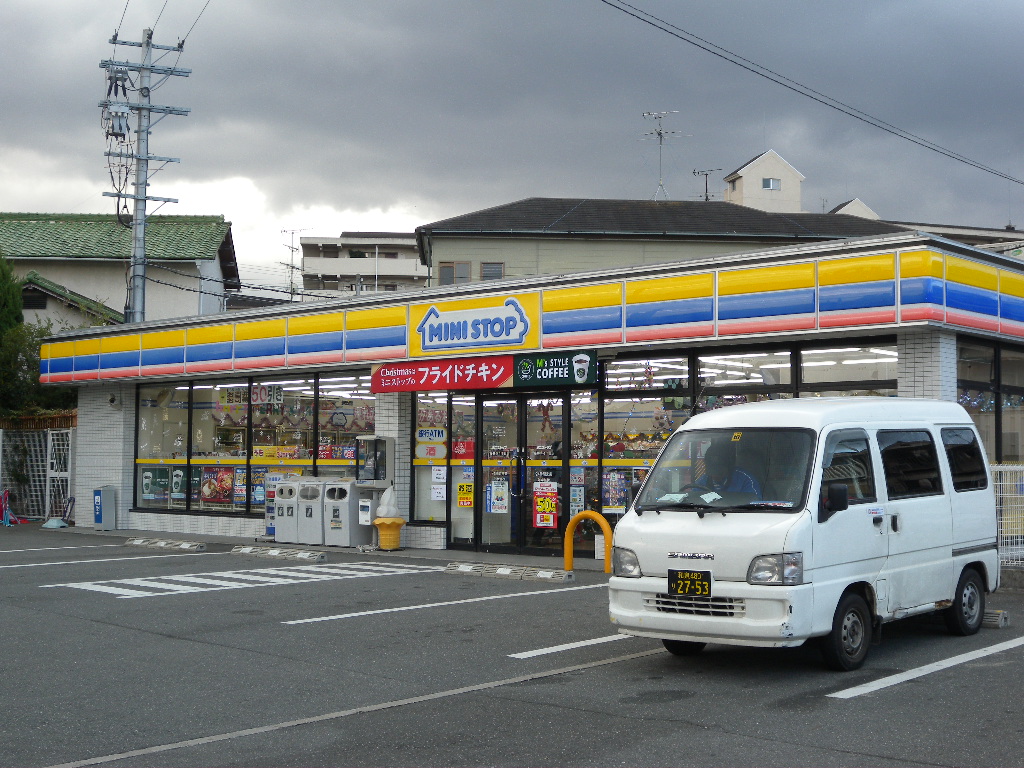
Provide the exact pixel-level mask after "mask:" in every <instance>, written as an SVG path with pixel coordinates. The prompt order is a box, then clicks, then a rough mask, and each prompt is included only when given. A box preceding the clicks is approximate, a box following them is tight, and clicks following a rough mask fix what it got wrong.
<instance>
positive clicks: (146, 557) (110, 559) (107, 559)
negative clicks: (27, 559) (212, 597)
mask: <svg viewBox="0 0 1024 768" xmlns="http://www.w3.org/2000/svg"><path fill="white" fill-rule="evenodd" d="M225 554H228V553H227V552H182V553H181V554H177V555H136V556H134V557H105V558H102V559H96V560H64V561H61V562H56V563H19V564H18V565H0V568H38V567H40V566H43V565H92V564H93V563H116V562H119V561H121V560H154V559H156V558H158V557H203V556H204V555H225Z"/></svg>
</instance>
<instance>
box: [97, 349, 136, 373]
mask: <svg viewBox="0 0 1024 768" xmlns="http://www.w3.org/2000/svg"><path fill="white" fill-rule="evenodd" d="M140 359H141V358H140V355H139V352H138V350H130V351H128V352H104V353H103V354H102V355H101V356H100V368H102V369H109V368H138V367H139V360H140Z"/></svg>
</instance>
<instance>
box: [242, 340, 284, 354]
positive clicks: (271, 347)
mask: <svg viewBox="0 0 1024 768" xmlns="http://www.w3.org/2000/svg"><path fill="white" fill-rule="evenodd" d="M283 354H284V337H283V336H278V337H275V338H270V339H246V340H244V341H236V342H235V358H236V359H237V358H240V357H274V356H276V355H283Z"/></svg>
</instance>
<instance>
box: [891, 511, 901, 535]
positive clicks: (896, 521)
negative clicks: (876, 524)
mask: <svg viewBox="0 0 1024 768" xmlns="http://www.w3.org/2000/svg"><path fill="white" fill-rule="evenodd" d="M889 527H890V528H892V532H893V533H899V532H900V516H899V515H893V516H892V517H890V518H889Z"/></svg>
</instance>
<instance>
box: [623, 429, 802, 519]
mask: <svg viewBox="0 0 1024 768" xmlns="http://www.w3.org/2000/svg"><path fill="white" fill-rule="evenodd" d="M814 437H815V434H814V432H813V431H811V430H807V429H765V428H751V429H744V428H742V427H736V428H734V429H728V430H724V429H707V430H691V431H683V432H677V433H676V434H675V435H673V436H672V438H671V439H670V440H669V442H668V445H666V446H665V450H664V452H663V453H662V454H661V457H660V458H659V459H658V463H657V464H656V465H655V466H654V469H653V470H652V471H651V473H650V475H649V476H648V477H647V481H646V482H645V483H644V485H643V488H642V489H641V491H640V494H639V495H638V496H637V498H636V503H635V506H636V509H637V510H638V511H640V512H644V511H647V510H655V509H656V510H664V509H696V510H698V511H700V510H707V509H712V510H714V509H726V508H728V509H751V510H775V511H786V510H793V509H797V508H800V507H801V506H802V504H803V500H804V495H805V494H806V492H807V481H808V478H809V477H810V471H809V470H810V464H811V458H812V452H813V449H814Z"/></svg>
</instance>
